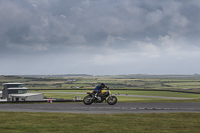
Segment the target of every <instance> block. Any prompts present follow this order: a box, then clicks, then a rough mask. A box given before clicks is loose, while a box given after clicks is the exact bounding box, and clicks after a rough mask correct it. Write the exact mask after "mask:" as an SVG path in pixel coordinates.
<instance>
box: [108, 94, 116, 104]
mask: <svg viewBox="0 0 200 133" xmlns="http://www.w3.org/2000/svg"><path fill="white" fill-rule="evenodd" d="M107 103H108V104H109V105H114V104H116V103H117V97H115V96H110V97H109V98H108V99H107Z"/></svg>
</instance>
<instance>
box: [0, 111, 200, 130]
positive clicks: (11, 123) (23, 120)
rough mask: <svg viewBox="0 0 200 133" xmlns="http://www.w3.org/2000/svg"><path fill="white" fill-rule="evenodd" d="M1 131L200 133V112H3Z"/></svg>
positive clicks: (0, 113) (0, 114)
mask: <svg viewBox="0 0 200 133" xmlns="http://www.w3.org/2000/svg"><path fill="white" fill-rule="evenodd" d="M0 118H1V121H0V132H1V133H55V132H56V133H66V132H67V133H93V132H95V133H96V132H97V133H102V132H105V133H152V132H153V133H172V132H174V133H199V131H200V126H199V125H200V119H199V118H200V114H199V113H164V114H160V113H153V114H70V113H25V112H20V113H16V112H0Z"/></svg>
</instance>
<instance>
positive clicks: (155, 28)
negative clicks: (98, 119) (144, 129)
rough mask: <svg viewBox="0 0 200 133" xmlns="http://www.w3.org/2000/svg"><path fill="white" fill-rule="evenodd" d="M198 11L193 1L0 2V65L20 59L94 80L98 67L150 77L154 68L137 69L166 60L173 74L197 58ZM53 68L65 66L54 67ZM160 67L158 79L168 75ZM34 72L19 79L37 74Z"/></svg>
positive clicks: (64, 0) (107, 70) (7, 0)
mask: <svg viewBox="0 0 200 133" xmlns="http://www.w3.org/2000/svg"><path fill="white" fill-rule="evenodd" d="M199 11H200V2H199V1H198V0H191V1H187V0H182V1H180V0H174V1H160V0H144V1H140V0H134V1H133V0H123V1H121V0H101V1H98V0H80V1H79V0H76V1H74V0H54V1H50V0H30V1H26V0H20V1H17V0H1V1H0V17H1V20H0V25H1V26H0V61H1V62H2V61H4V62H6V60H11V61H14V60H15V59H22V60H23V61H26V62H27V63H29V64H30V66H29V67H30V68H32V69H33V68H34V67H31V66H35V63H33V62H31V61H30V60H36V58H40V59H42V60H47V61H46V65H45V64H44V63H43V61H42V60H36V63H37V64H41V68H45V67H46V66H47V65H51V66H53V67H52V69H55V71H54V73H63V72H65V73H67V72H68V71H65V69H64V68H65V67H66V68H68V69H69V70H71V72H74V73H77V72H80V73H84V72H87V73H90V71H89V70H92V71H91V74H96V73H98V74H100V73H99V72H98V70H96V71H95V68H98V69H100V68H101V67H102V68H103V69H105V68H107V69H105V70H106V72H105V73H104V74H109V73H110V74H118V73H119V74H121V73H135V72H136V73H138V72H137V70H139V72H140V73H143V71H144V72H145V73H148V70H149V71H150V72H149V73H156V69H157V67H156V66H155V65H152V67H150V69H147V71H145V70H144V69H145V68H143V69H141V67H140V64H141V65H144V64H145V63H144V62H149V60H150V62H149V63H147V64H149V65H150V64H151V63H152V64H154V63H156V64H157V63H159V62H160V63H163V59H166V60H170V59H171V58H173V59H174V60H173V61H172V63H173V64H174V65H173V66H177V68H178V67H180V66H181V65H183V64H186V63H185V62H184V61H183V59H184V58H187V59H188V60H189V59H190V61H191V59H193V58H194V60H197V57H198V56H199V55H200V53H199V52H198V51H199V49H200V45H199V42H200V39H199V35H200V26H199V23H200V16H199V13H198V12H199ZM48 57H51V59H52V60H51V61H49V60H48ZM60 58H61V59H60ZM79 58H80V59H79ZM58 59H59V61H57V60H58ZM177 60H178V61H177ZM52 61H53V62H54V63H53V62H52ZM66 61H68V63H66ZM58 62H65V63H64V65H63V67H60V66H59V67H58V65H55V64H59V63H58ZM99 62H101V63H99ZM102 62H103V63H102ZM121 62H122V63H123V64H127V65H126V69H124V70H123V69H119V68H120V67H124V66H123V65H121V64H122V63H121ZM178 62H179V63H180V64H179V63H178ZM186 62H187V61H186ZM52 63H53V64H54V65H52ZM193 63H194V64H195V65H199V64H197V63H196V62H195V61H194V62H193ZM9 64H10V62H7V63H5V66H8V65H9ZM69 64H70V65H69ZM101 64H103V65H101ZM135 64H137V65H135ZM81 65H82V66H83V67H82V68H81V67H79V66H81ZM116 65H118V67H119V68H118V69H116V71H115V70H114V69H113V66H116ZM99 66H101V67H100V68H99ZM132 66H136V68H135V69H134V70H133V69H132ZM57 67H58V68H60V69H57ZM154 67H155V70H154ZM161 67H163V68H166V71H164V69H162V71H161V72H160V73H170V70H172V68H171V67H167V66H166V67H164V66H161ZM7 68H8V67H7ZM19 68H20V65H19ZM39 68H40V67H37V69H34V71H32V72H28V70H27V72H23V73H24V74H25V73H40V72H41V71H39ZM73 68H74V69H73ZM87 68H89V69H88V70H87ZM167 68H168V69H167ZM11 69H12V67H11V68H10V67H9V70H11ZM112 69H113V71H111V70H112ZM5 70H6V67H5V68H4V69H2V70H1V71H0V72H2V73H3V71H5ZM9 70H8V72H5V73H9ZM118 70H120V71H119V72H118ZM142 70H143V71H142ZM184 70H185V69H184ZM193 70H196V69H193ZM76 71H77V72H76ZM50 72H51V69H50V70H47V71H46V72H45V73H50ZM181 72H182V71H181V70H180V73H181ZM192 72H193V71H192ZM11 73H15V69H14V68H13V72H11ZM11 73H10V74H11ZM19 73H20V72H19ZM172 73H174V71H172ZM182 73H184V71H183V72H182ZM186 73H190V72H189V71H188V72H186ZM194 73H195V72H194ZM196 73H198V72H196Z"/></svg>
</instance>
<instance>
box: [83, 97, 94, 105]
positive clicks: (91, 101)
mask: <svg viewBox="0 0 200 133" xmlns="http://www.w3.org/2000/svg"><path fill="white" fill-rule="evenodd" d="M83 103H84V104H85V105H90V104H92V103H93V100H92V97H91V96H90V95H87V96H86V97H84V99H83Z"/></svg>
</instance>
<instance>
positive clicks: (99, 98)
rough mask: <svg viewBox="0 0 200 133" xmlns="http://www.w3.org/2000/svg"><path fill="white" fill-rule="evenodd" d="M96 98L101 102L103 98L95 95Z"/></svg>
mask: <svg viewBox="0 0 200 133" xmlns="http://www.w3.org/2000/svg"><path fill="white" fill-rule="evenodd" d="M94 97H95V98H97V99H98V100H99V101H101V97H99V96H97V93H96V94H95V95H94Z"/></svg>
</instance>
